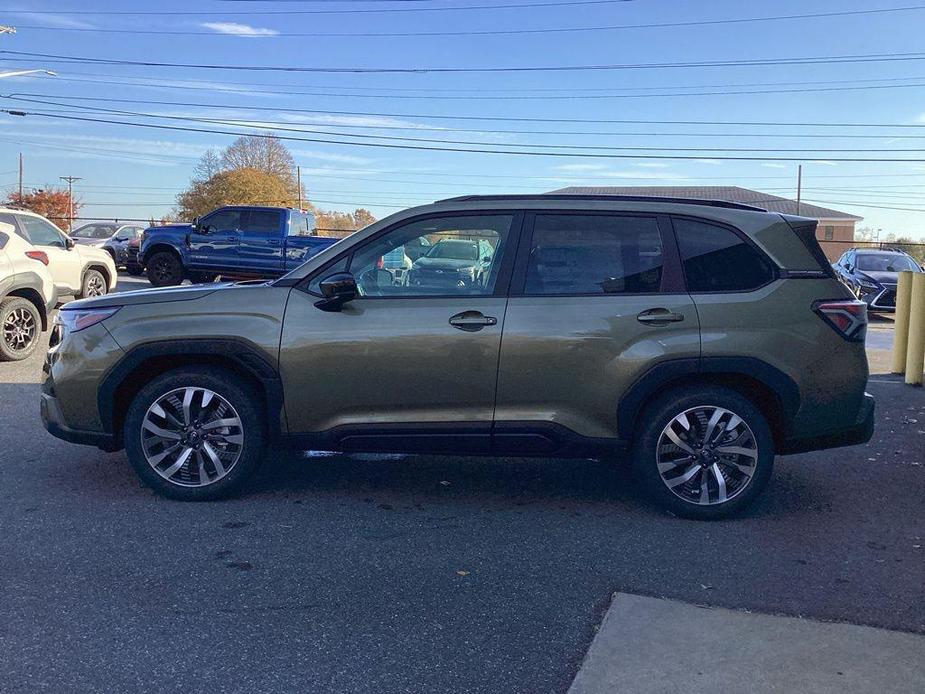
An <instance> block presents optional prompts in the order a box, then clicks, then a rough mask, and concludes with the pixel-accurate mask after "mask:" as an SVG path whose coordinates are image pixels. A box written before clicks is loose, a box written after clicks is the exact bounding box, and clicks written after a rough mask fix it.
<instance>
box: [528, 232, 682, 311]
mask: <svg viewBox="0 0 925 694" xmlns="http://www.w3.org/2000/svg"><path fill="white" fill-rule="evenodd" d="M663 264H664V260H663V251H662V239H661V235H660V233H659V229H658V223H657V222H656V220H655V218H654V217H631V216H618V215H596V214H574V215H572V214H538V215H536V217H535V221H534V225H533V235H532V242H531V247H530V255H529V258H528V262H527V276H526V283H525V286H524V293H525V294H527V295H584V294H652V293H656V292H658V291H660V289H661V283H662V268H663Z"/></svg>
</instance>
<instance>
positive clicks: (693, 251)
mask: <svg viewBox="0 0 925 694" xmlns="http://www.w3.org/2000/svg"><path fill="white" fill-rule="evenodd" d="M673 223H674V229H675V233H676V234H677V237H678V249H679V250H680V252H681V261H682V263H683V265H684V274H685V276H686V278H687V289H688V291H690V292H701V293H704V292H746V291H751V290H752V289H757V288H758V287H762V286H764V285H765V284H767V283H768V282H770V281H771V280H773V279H774V277H775V273H774V267H773V266H772V265H771V262H770V261H769V260H768V259H767V258H766V257H765V256H764V255H762V254H761V252H760V251H758V249H756V248H755V247H753V246H752V245H751V244H749V243H748V242H746V241H745V240H744V239H743V238H741V237H740V236H739V235H738V234H736V233H735V232H734V231H732V230H731V229H728V228H726V227H722V226H718V225H716V224H710V223H709V222H702V221H699V220H694V219H683V218H674V220H673Z"/></svg>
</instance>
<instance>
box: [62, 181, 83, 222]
mask: <svg viewBox="0 0 925 694" xmlns="http://www.w3.org/2000/svg"><path fill="white" fill-rule="evenodd" d="M58 178H60V179H61V180H62V181H67V233H69V234H70V233H71V231H72V230H73V228H74V190H73V186H74V181H82V180H83V179H82V178H81V177H80V176H58Z"/></svg>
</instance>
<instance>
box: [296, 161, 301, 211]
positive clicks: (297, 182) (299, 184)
mask: <svg viewBox="0 0 925 694" xmlns="http://www.w3.org/2000/svg"><path fill="white" fill-rule="evenodd" d="M295 180H296V185H297V186H298V187H299V209H300V210H301V209H302V167H301V166H297V167H295Z"/></svg>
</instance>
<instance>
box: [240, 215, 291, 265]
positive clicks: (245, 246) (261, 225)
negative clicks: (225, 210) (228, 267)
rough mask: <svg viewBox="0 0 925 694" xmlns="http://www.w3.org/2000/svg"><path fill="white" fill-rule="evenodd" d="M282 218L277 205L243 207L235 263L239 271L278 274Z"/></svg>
mask: <svg viewBox="0 0 925 694" xmlns="http://www.w3.org/2000/svg"><path fill="white" fill-rule="evenodd" d="M283 218H284V211H283V210H279V209H260V208H255V209H251V210H244V211H243V219H242V220H241V233H240V235H239V238H238V265H239V267H240V268H241V270H242V271H245V272H253V273H258V274H261V275H270V276H272V275H278V274H281V273H282V271H283Z"/></svg>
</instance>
